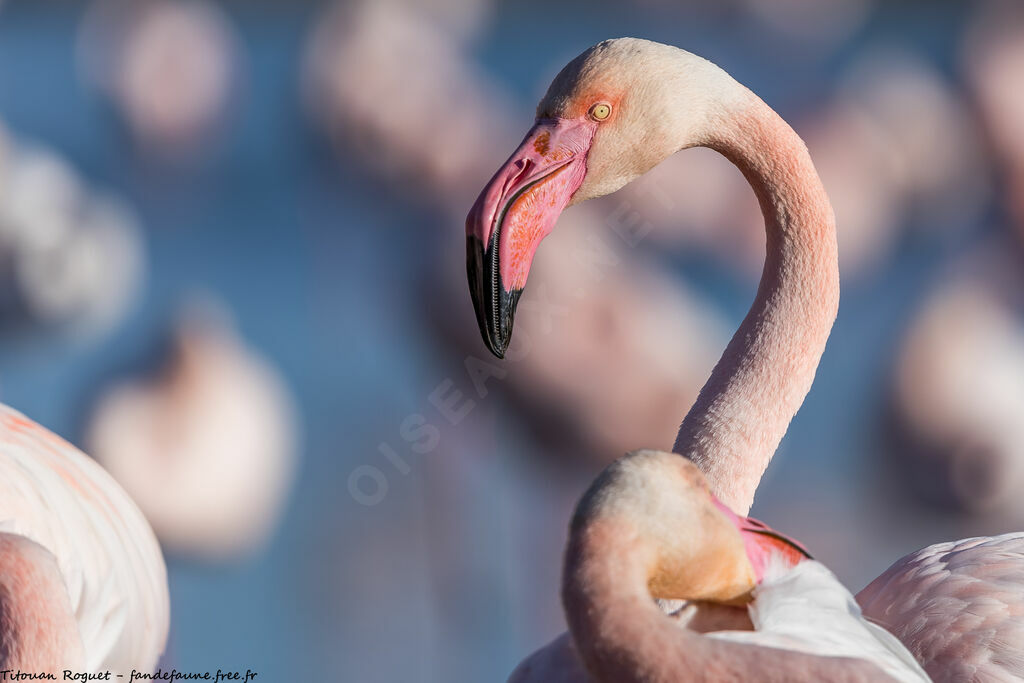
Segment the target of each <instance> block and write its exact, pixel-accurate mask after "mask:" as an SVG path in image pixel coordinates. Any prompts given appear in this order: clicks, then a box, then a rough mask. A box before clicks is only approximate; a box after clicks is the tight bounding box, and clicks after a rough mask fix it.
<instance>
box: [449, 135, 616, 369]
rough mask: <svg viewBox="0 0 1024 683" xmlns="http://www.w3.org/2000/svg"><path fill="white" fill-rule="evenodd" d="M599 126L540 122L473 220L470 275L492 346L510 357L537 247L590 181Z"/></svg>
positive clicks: (469, 234) (501, 355)
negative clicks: (589, 165) (589, 164)
mask: <svg viewBox="0 0 1024 683" xmlns="http://www.w3.org/2000/svg"><path fill="white" fill-rule="evenodd" d="M596 129H597V124H596V123H594V122H593V121H591V120H590V119H589V118H587V117H581V118H578V119H541V120H538V121H537V123H536V124H535V125H534V126H533V128H531V129H530V132H529V133H527V134H526V139H525V140H523V143H522V144H521V145H520V146H519V148H518V149H517V150H516V151H515V152H514V153H513V154H512V156H511V157H509V160H508V161H506V162H505V164H504V165H503V166H502V167H501V168H500V169H499V170H498V172H497V173H496V174H494V177H493V178H491V181H490V182H489V183H488V184H487V187H485V188H484V190H483V192H481V193H480V196H479V197H478V198H477V200H476V203H475V204H473V208H472V209H470V211H469V216H467V217H466V269H467V271H468V275H469V291H470V294H471V296H472V298H473V306H474V308H475V310H476V317H477V322H478V323H479V325H480V333H481V334H482V335H483V338H484V342H485V343H486V344H487V348H489V349H490V350H491V352H492V353H493V354H494V355H495V356H497V357H498V358H504V356H505V350H506V349H507V348H508V345H509V342H510V341H511V339H512V322H513V318H514V315H515V309H516V304H517V303H518V301H519V296H520V295H521V294H522V291H523V287H524V286H525V285H526V278H527V275H528V274H529V272H530V264H531V263H532V262H533V255H534V254H535V253H536V251H537V246H538V245H539V244H540V242H541V240H542V239H544V237H546V236H547V235H548V233H550V232H551V229H552V228H554V226H555V222H556V221H557V220H558V216H559V214H561V212H562V210H563V209H564V208H565V207H566V206H567V205H568V204H569V201H570V200H571V199H572V196H573V194H575V192H576V190H577V189H579V186H580V185H581V184H582V183H583V178H584V176H585V175H586V171H587V166H586V160H587V152H588V151H589V150H590V143H591V141H592V140H593V138H594V132H595V130H596Z"/></svg>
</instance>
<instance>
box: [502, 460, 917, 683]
mask: <svg viewBox="0 0 1024 683" xmlns="http://www.w3.org/2000/svg"><path fill="white" fill-rule="evenodd" d="M651 597H655V598H663V599H672V600H687V601H691V602H690V604H689V605H688V606H687V607H686V608H685V609H683V610H680V611H679V612H677V613H675V614H674V615H672V617H673V618H672V619H667V618H666V617H665V615H664V614H663V613H662V612H661V610H659V609H658V607H657V606H656V605H655V604H654V602H653V601H652V600H651ZM562 601H563V603H564V604H565V608H566V615H567V617H568V619H569V627H570V629H571V631H572V635H573V639H574V641H575V649H567V647H569V643H568V642H567V640H562V641H556V642H555V644H553V646H550V647H549V648H546V649H545V650H541V651H540V652H539V653H538V654H537V655H534V656H533V657H531V658H529V659H527V660H526V661H525V662H524V663H523V664H522V665H521V666H520V667H519V668H518V669H517V670H516V671H515V672H514V673H513V674H512V677H511V679H510V680H511V681H514V682H524V681H538V682H539V681H547V682H549V683H555V682H558V681H573V680H580V681H584V680H588V678H587V677H586V675H584V674H583V672H582V670H580V669H579V667H578V666H574V665H573V660H572V659H571V658H570V657H567V656H566V655H567V654H572V655H575V654H576V653H578V656H579V658H580V659H581V660H582V661H583V662H584V663H585V665H586V668H587V670H588V671H589V672H590V675H592V676H593V677H594V678H596V679H597V680H601V681H615V682H617V683H618V682H624V681H674V680H679V678H680V676H681V675H683V674H684V672H685V674H686V675H687V676H688V678H687V680H707V681H724V680H737V681H755V680H756V681H794V680H808V681H820V680H829V681H878V680H898V681H927V680H928V677H927V676H926V675H925V673H924V671H922V670H921V668H920V666H919V665H918V664H917V662H916V661H914V658H913V656H911V654H910V653H909V652H907V650H906V649H905V648H904V647H903V646H902V645H901V644H900V642H899V641H898V640H896V638H894V637H893V636H892V635H891V634H889V633H887V632H886V631H885V630H884V629H882V628H879V627H878V626H875V625H874V624H872V623H870V622H868V621H867V620H865V619H864V618H863V617H862V616H861V614H860V609H859V608H858V607H857V604H856V602H855V601H854V599H853V596H852V595H851V594H850V593H849V591H847V590H846V589H845V588H844V587H843V585H842V584H841V583H839V581H838V579H836V578H835V576H833V575H832V573H831V572H829V571H828V569H826V568H825V567H824V565H822V564H820V563H818V562H814V561H813V560H811V559H809V556H807V554H806V551H804V550H803V549H802V548H801V547H800V546H798V545H797V544H796V543H794V542H793V541H790V540H789V539H787V538H786V537H784V536H782V535H781V534H779V533H778V532H775V531H773V530H772V529H770V528H768V527H767V526H765V525H763V524H761V523H760V522H757V521H756V520H751V519H747V518H743V517H739V516H737V515H736V514H734V513H733V512H732V511H730V510H729V509H728V508H727V507H725V506H724V505H723V504H722V503H720V502H718V500H717V499H716V498H715V497H714V495H713V494H712V493H711V492H710V490H709V489H708V485H707V482H706V481H705V479H704V476H703V475H702V474H701V472H700V470H699V469H698V468H697V466H696V465H694V464H693V463H692V462H690V461H688V460H686V459H685V458H680V457H679V456H677V455H675V454H673V453H663V452H658V451H637V452H635V453H631V454H629V455H627V456H626V457H624V458H622V459H621V460H619V461H617V462H615V463H613V464H612V465H610V466H609V467H608V468H607V469H606V470H605V471H604V473H603V474H601V476H599V477H598V478H597V480H596V481H595V482H594V484H593V485H592V486H591V488H590V490H589V491H587V493H585V494H584V495H583V498H582V499H581V501H580V503H579V505H578V507H577V509H576V514H575V516H574V518H573V521H572V524H571V527H570V532H569V542H568V548H567V550H566V559H565V570H564V575H563V583H562ZM744 605H749V607H748V609H749V612H748V611H747V610H745V609H743V606H744ZM752 628H755V629H756V630H751V629H752ZM701 634H703V635H701ZM552 663H555V664H556V665H557V666H559V667H560V668H559V669H554V667H553V666H552ZM554 671H559V673H556V674H555V675H554V676H553V675H552V673H553V672H554ZM559 676H561V677H559Z"/></svg>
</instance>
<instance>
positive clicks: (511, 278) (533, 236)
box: [466, 38, 725, 358]
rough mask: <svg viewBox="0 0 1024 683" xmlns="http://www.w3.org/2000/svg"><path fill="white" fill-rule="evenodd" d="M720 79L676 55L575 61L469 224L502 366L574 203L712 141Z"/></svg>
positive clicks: (605, 46)
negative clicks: (549, 246)
mask: <svg viewBox="0 0 1024 683" xmlns="http://www.w3.org/2000/svg"><path fill="white" fill-rule="evenodd" d="M723 78H725V75H724V72H722V71H721V70H720V69H719V68H718V67H716V66H715V65H713V64H711V63H710V62H708V61H706V60H704V59H702V58H700V57H697V56H695V55H692V54H690V53H689V52H686V51H684V50H680V49H679V48H675V47H671V46H668V45H662V44H660V43H653V42H650V41H647V40H640V39H636V38H619V39H616V40H606V41H604V42H602V43H598V44H597V45H595V46H593V47H591V48H589V49H588V50H586V51H585V52H584V53H583V54H581V55H580V56H578V57H577V58H576V59H574V60H572V61H571V62H570V63H569V64H568V65H567V66H566V67H565V68H564V69H562V71H561V72H560V73H559V74H558V76H556V77H555V80H554V81H553V82H552V83H551V86H550V87H549V88H548V91H547V94H545V95H544V97H543V99H541V101H540V104H539V105H538V107H537V119H536V122H535V123H534V126H533V128H531V129H530V131H529V132H528V133H527V134H526V138H525V139H524V140H523V142H522V144H521V145H520V146H519V148H518V149H516V151H515V152H513V154H512V156H511V157H509V159H508V161H506V162H505V164H504V165H503V166H502V167H501V168H500V169H499V170H498V172H497V173H496V174H495V175H494V177H493V178H491V181H490V182H489V183H488V184H487V186H486V187H485V188H484V190H483V192H481V193H480V196H479V197H478V198H477V200H476V203H475V204H474V205H473V208H472V209H470V212H469V216H468V217H467V218H466V238H467V243H466V260H467V270H468V274H469V289H470V294H471V295H472V297H473V305H474V307H475V308H476V314H477V322H478V323H479V325H480V332H481V334H482V335H483V338H484V342H485V343H486V344H487V347H488V348H489V349H490V350H491V351H492V352H493V353H494V354H495V355H496V356H498V357H499V358H502V357H504V355H505V350H506V349H507V348H508V344H509V341H510V340H511V337H512V323H513V317H514V314H515V307H516V304H517V302H518V300H519V296H520V294H521V293H522V289H523V287H524V286H525V285H526V278H527V275H528V274H529V270H530V264H531V263H532V261H533V256H534V254H535V253H536V250H537V247H538V246H539V244H540V242H541V240H542V239H544V237H545V236H547V235H548V234H549V233H550V232H551V230H552V228H553V227H554V225H555V222H556V221H557V220H558V216H559V214H561V212H562V210H563V209H565V208H566V207H567V206H569V205H570V204H575V203H578V202H581V201H584V200H586V199H591V198H594V197H600V196H602V195H606V194H609V193H611V192H614V191H615V190H618V189H619V188H621V187H622V186H624V185H626V184H627V183H629V182H630V181H632V180H634V179H635V178H637V177H639V176H641V175H643V174H644V173H646V172H647V171H648V170H650V169H651V168H653V167H654V166H655V165H657V164H658V163H659V162H661V161H662V160H663V159H665V158H666V157H668V156H669V155H671V154H673V153H675V152H676V151H678V150H680V149H682V148H684V147H690V146H694V145H699V144H702V143H703V142H705V141H706V138H707V135H706V134H705V133H706V131H709V130H710V125H711V122H712V121H713V119H714V117H713V114H714V112H715V111H716V109H717V108H720V107H721V106H722V104H723V102H724V101H725V99H723V97H722V96H721V92H720V91H721V88H720V87H718V88H716V84H718V85H719V86H720V85H721V83H722V82H723Z"/></svg>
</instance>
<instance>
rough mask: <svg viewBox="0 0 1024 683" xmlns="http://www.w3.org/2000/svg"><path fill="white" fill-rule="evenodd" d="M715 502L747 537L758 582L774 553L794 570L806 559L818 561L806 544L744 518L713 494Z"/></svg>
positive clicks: (749, 556)
mask: <svg viewBox="0 0 1024 683" xmlns="http://www.w3.org/2000/svg"><path fill="white" fill-rule="evenodd" d="M711 502H713V503H714V504H715V506H716V507H717V508H718V509H719V510H721V511H722V513H723V514H725V516H726V517H728V518H729V521H731V522H732V523H733V524H735V525H736V528H737V529H738V530H739V532H740V536H742V537H743V546H744V548H745V549H746V551H747V558H748V559H749V560H750V564H751V565H752V566H753V567H754V575H755V576H756V577H757V581H758V583H760V582H761V580H762V579H764V569H765V565H766V564H767V563H768V558H769V557H771V556H772V555H773V554H778V555H781V556H782V558H783V560H784V561H785V562H786V563H787V564H788V565H789V566H790V567H794V566H796V565H797V564H799V563H800V562H803V561H804V560H813V559H814V558H813V557H811V554H810V553H809V552H807V549H806V548H804V547H803V545H801V544H800V543H798V542H796V541H794V540H793V539H792V538H790V537H789V536H786V535H784V534H782V533H779V532H778V531H776V530H775V529H772V528H771V527H770V526H768V525H767V524H765V523H764V522H761V521H759V520H756V519H754V518H753V517H740V516H739V515H737V514H736V513H735V512H733V511H732V510H730V509H729V508H728V506H726V505H725V503H723V502H722V501H720V500H718V498H716V497H715V496H713V495H712V496H711Z"/></svg>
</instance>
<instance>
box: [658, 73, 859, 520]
mask: <svg viewBox="0 0 1024 683" xmlns="http://www.w3.org/2000/svg"><path fill="white" fill-rule="evenodd" d="M736 87H739V88H742V86H739V85H738V84H736ZM743 90H744V91H745V92H746V94H747V95H748V96H746V97H743V98H741V100H742V102H743V104H742V105H738V106H737V107H735V108H734V109H733V110H732V111H729V112H726V113H724V114H722V115H721V116H720V117H718V119H717V120H716V121H714V124H715V125H713V126H712V130H713V131H714V133H713V135H712V136H711V137H709V138H708V139H707V140H705V141H704V143H703V144H704V145H705V146H707V147H710V148H712V149H714V150H716V151H718V152H719V153H721V154H723V155H724V156H725V157H727V158H728V159H729V160H730V161H732V162H733V163H734V164H736V166H738V167H739V168H740V170H741V171H742V172H743V175H744V176H745V177H746V178H747V181H748V182H749V183H750V185H751V187H753V189H754V192H755V193H756V195H757V199H758V202H759V203H760V205H761V211H762V213H763V214H764V219H765V229H766V231H767V250H766V258H765V264H764V272H763V273H762V276H761V283H760V285H759V286H758V290H757V296H756V298H755V299H754V304H753V306H751V308H750V311H749V312H748V313H747V316H746V318H744V320H743V323H742V324H741V325H740V328H739V330H737V332H736V334H735V335H734V336H733V338H732V340H731V341H730V342H729V345H728V347H726V350H725V353H724V354H723V355H722V358H721V360H719V361H718V364H717V365H716V366H715V369H714V371H713V372H712V373H711V378H710V379H709V380H708V381H707V383H706V384H705V385H704V388H703V389H702V390H701V392H700V395H699V397H698V398H697V401H696V403H695V404H694V406H693V408H691V409H690V412H689V413H688V414H687V415H686V417H685V418H684V419H683V423H682V426H681V427H680V428H679V435H678V436H677V438H676V442H675V446H674V448H673V450H675V451H676V452H677V453H681V454H683V455H685V456H687V457H689V458H690V459H692V460H693V461H694V462H695V463H696V464H697V465H698V466H699V467H700V468H701V470H703V471H704V473H705V475H706V476H707V479H708V482H709V484H710V485H711V490H712V491H713V492H714V494H715V495H716V496H718V498H719V499H720V500H722V501H723V502H724V503H725V504H726V505H728V506H729V507H730V508H732V509H733V510H734V511H735V512H736V513H738V514H741V515H745V514H747V512H748V511H749V510H750V506H751V504H752V503H753V500H754V491H755V490H756V489H757V485H758V483H759V482H760V481H761V475H762V474H764V470H765V468H766V467H767V466H768V462H769V461H770V460H771V457H772V455H773V454H774V453H775V450H776V449H777V448H778V445H779V442H780V441H781V440H782V437H783V436H784V435H785V433H786V429H787V428H788V426H789V422H790V420H792V418H793V416H794V415H795V414H796V411H797V410H798V409H799V408H800V404H801V403H803V400H804V397H805V396H806V395H807V392H808V391H809V390H810V388H811V383H812V381H813V380H814V372H815V370H816V368H817V366H818V361H819V360H820V358H821V354H822V352H823V351H824V350H825V342H826V340H827V339H828V334H829V331H830V330H831V328H832V323H833V321H834V320H835V317H836V312H837V310H838V306H839V265H838V252H837V247H836V233H835V218H834V216H833V213H832V207H831V205H830V204H829V201H828V196H827V195H826V194H825V189H824V187H823V186H822V184H821V180H820V179H819V178H818V174H817V172H816V171H815V170H814V165H813V164H812V163H811V158H810V155H809V154H808V152H807V148H806V146H805V145H804V143H803V141H802V140H801V139H800V137H799V136H798V135H797V134H796V133H795V132H794V131H793V129H792V128H790V127H789V125H788V124H787V123H786V122H785V121H783V120H782V118H781V117H780V116H779V115H778V114H776V113H775V112H774V111H773V110H772V109H771V108H770V107H769V106H768V105H766V104H765V103H764V102H762V101H761V100H760V99H759V98H758V97H757V96H755V95H754V94H753V93H750V92H749V91H747V90H746V89H745V88H744V89H743Z"/></svg>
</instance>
